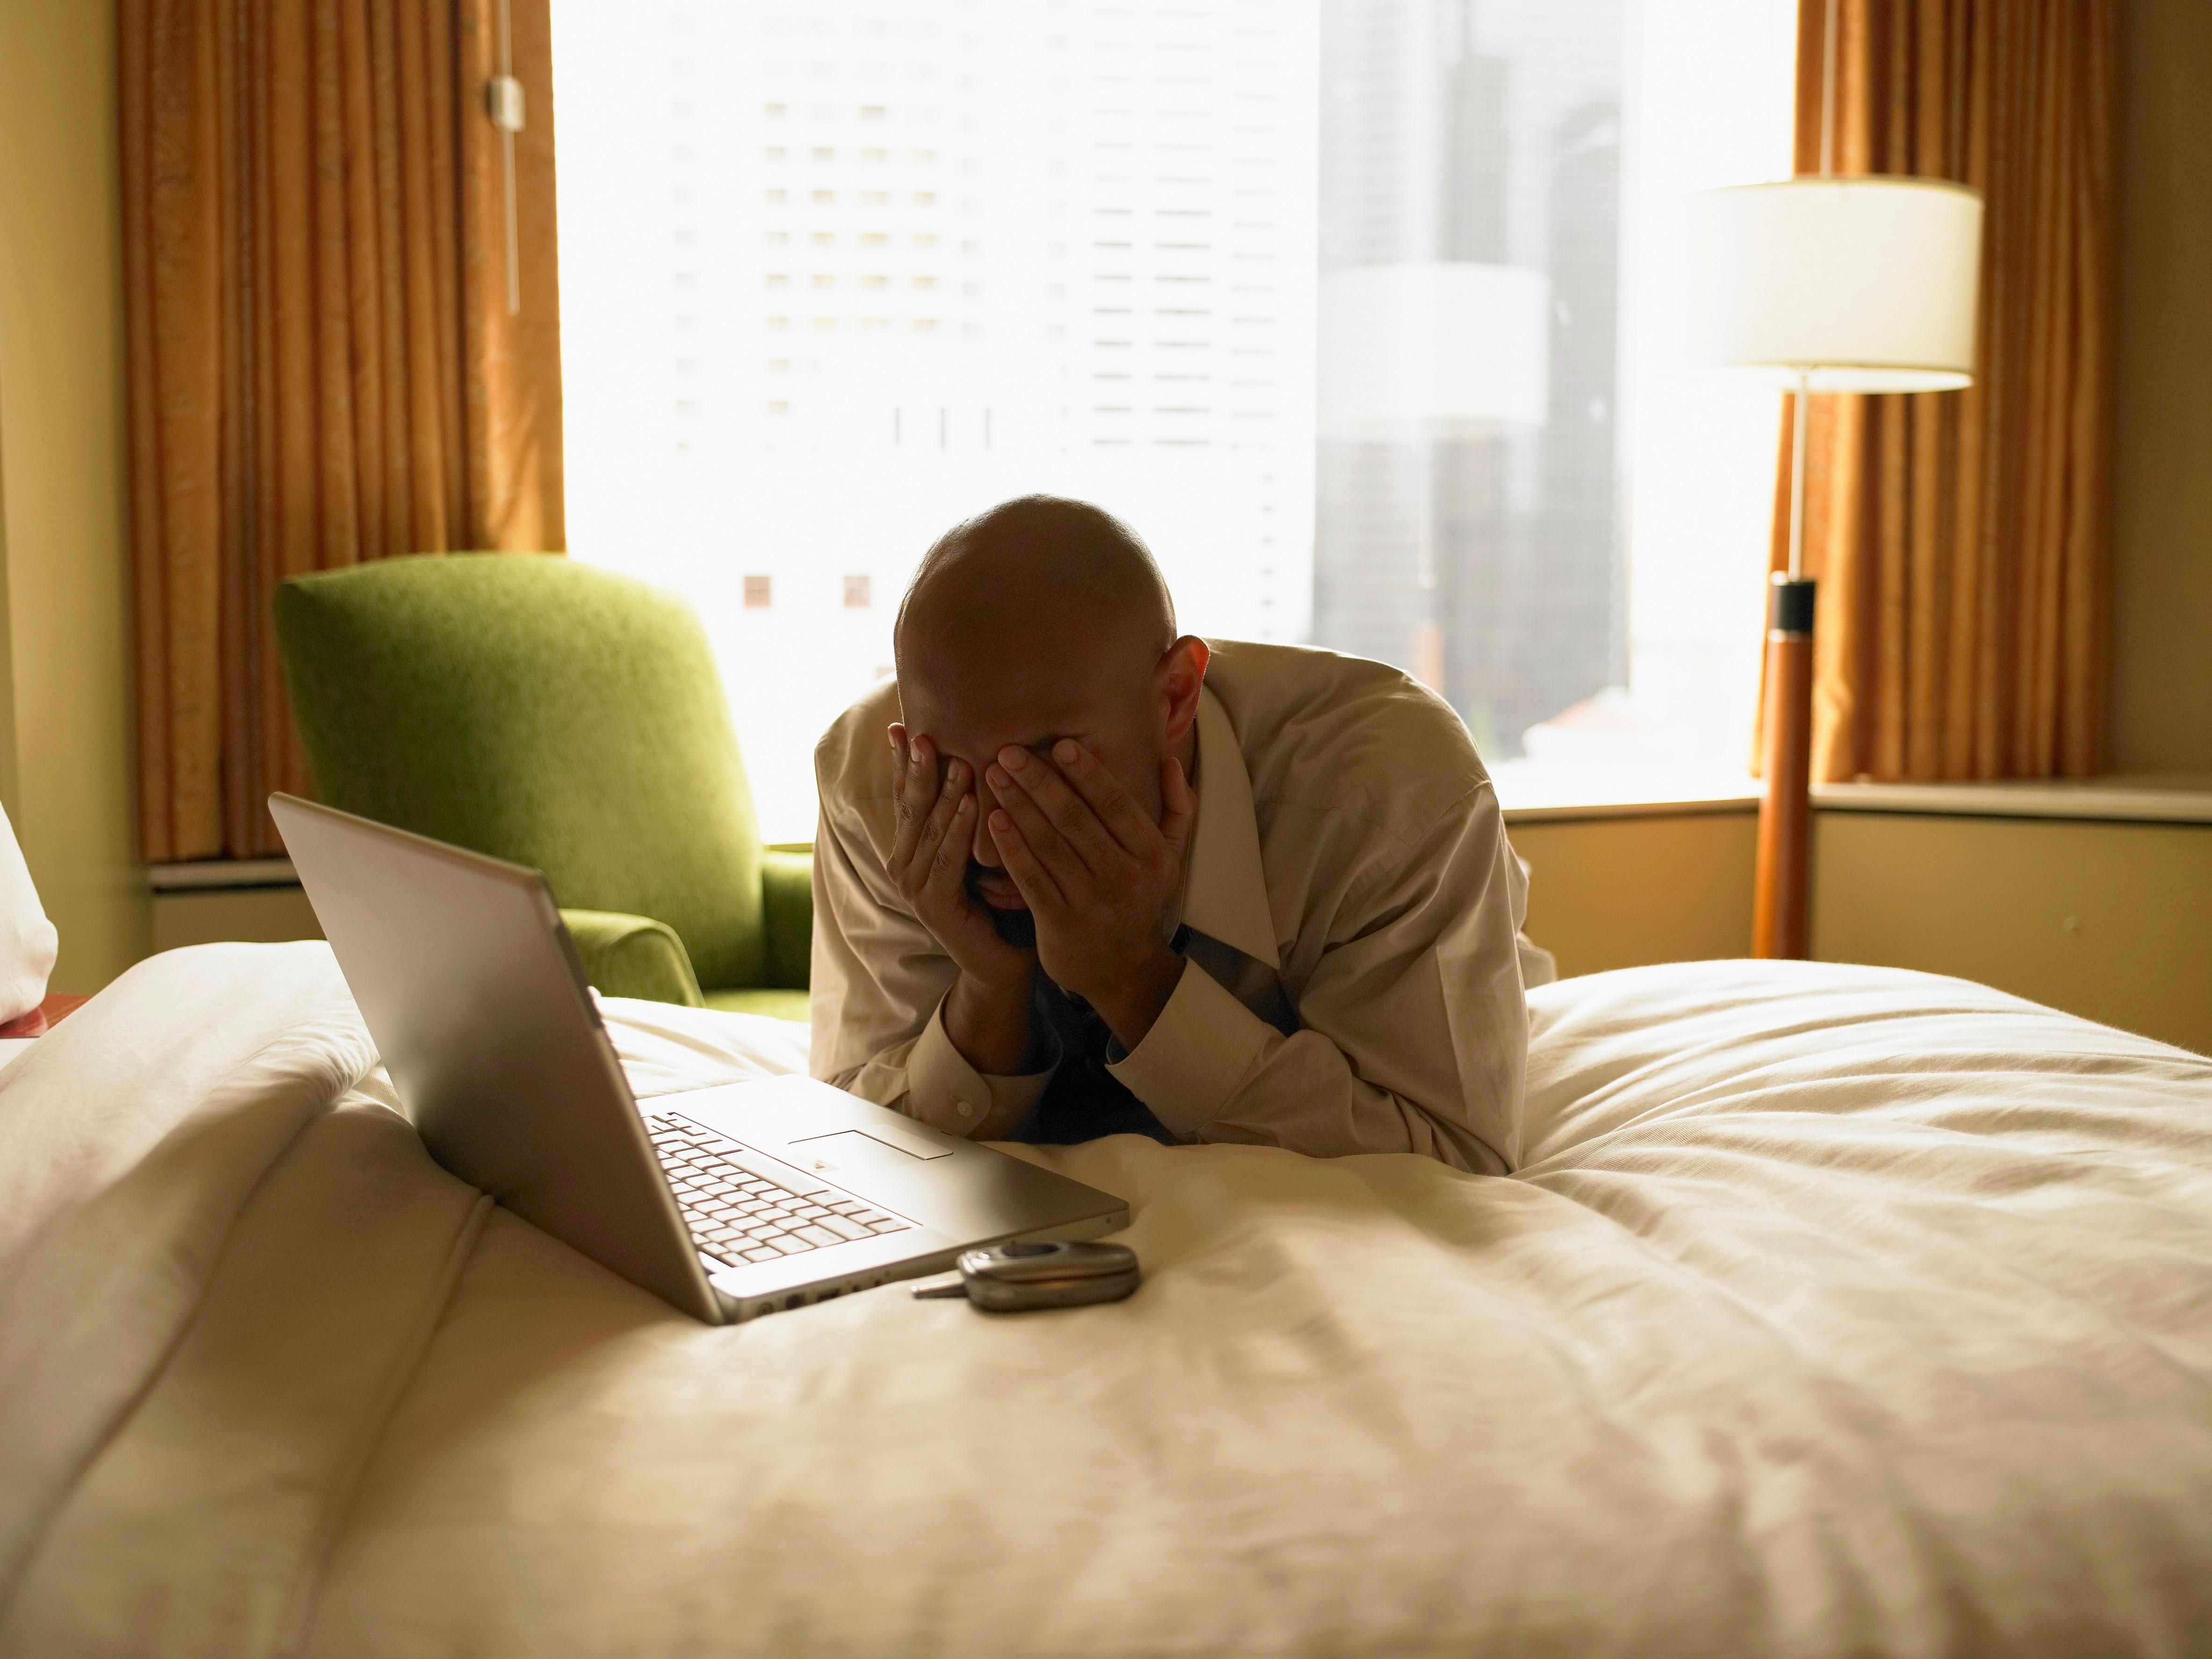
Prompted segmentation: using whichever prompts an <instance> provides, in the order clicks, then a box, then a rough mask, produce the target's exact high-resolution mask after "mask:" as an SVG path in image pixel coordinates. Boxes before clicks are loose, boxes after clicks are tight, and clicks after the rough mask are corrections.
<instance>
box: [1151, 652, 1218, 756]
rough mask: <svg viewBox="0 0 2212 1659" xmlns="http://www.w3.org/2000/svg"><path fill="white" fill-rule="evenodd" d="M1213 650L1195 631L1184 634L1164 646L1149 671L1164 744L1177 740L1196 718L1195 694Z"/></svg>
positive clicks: (1180, 739)
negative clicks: (1156, 696) (1154, 669)
mask: <svg viewBox="0 0 2212 1659" xmlns="http://www.w3.org/2000/svg"><path fill="white" fill-rule="evenodd" d="M1212 656H1213V653H1212V652H1211V651H1209V650H1208V649H1206V641H1204V640H1201V639H1200V638H1199V637H1198V635H1195V634H1186V635H1183V636H1182V638H1181V639H1179V640H1177V641H1176V642H1175V643H1174V644H1173V645H1171V646H1170V647H1168V648H1167V654H1166V655H1164V656H1163V657H1162V658H1161V659H1160V665H1159V667H1158V669H1157V670H1156V671H1154V673H1153V681H1152V683H1153V686H1154V688H1155V690H1156V691H1157V693H1158V697H1159V708H1160V714H1161V724H1162V726H1163V728H1164V729H1163V731H1162V733H1161V735H1162V736H1163V738H1165V740H1166V741H1167V742H1168V743H1170V744H1174V743H1180V742H1181V741H1182V735H1183V733H1184V732H1188V731H1189V730H1190V728H1191V726H1192V725H1193V724H1194V722H1195V721H1196V720H1197V719H1198V694H1199V692H1200V690H1202V689H1203V688H1204V686H1205V684H1206V664H1207V662H1209V661H1210V660H1211V659H1212Z"/></svg>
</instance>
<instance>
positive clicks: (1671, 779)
mask: <svg viewBox="0 0 2212 1659" xmlns="http://www.w3.org/2000/svg"><path fill="white" fill-rule="evenodd" d="M1500 770H1504V768H1500ZM1498 804H1499V806H1500V808H1501V809H1502V811H1503V812H1504V818H1505V822H1506V823H1508V824H1519V823H1576V822H1591V821H1595V820H1599V819H1624V818H1660V817H1704V816H1711V815H1715V814H1723V813H1737V812H1743V813H1748V812H1756V811H1758V810H1759V780H1757V779H1756V778H1751V777H1746V776H1743V775H1740V774H1732V773H1726V772H1695V771H1685V772H1678V773H1670V772H1661V771H1650V772H1621V773H1616V774H1613V775H1611V776H1600V775H1592V776H1588V777H1567V776H1561V775H1556V774H1555V775H1552V776H1550V777H1541V776H1535V775H1529V776H1521V777H1515V776H1513V775H1510V774H1508V775H1507V777H1506V779H1505V780H1504V781H1502V782H1500V783H1499V785H1498ZM1813 805H1814V807H1815V808H1816V809H1817V810H1819V811H1823V812H1890V813H1898V814H1903V815H1907V816H1912V817H1970V818H2045V819H2053V820H2062V821H2063V820H2070V821H2072V822H2075V823H2201V824H2212V777H2204V776H2172V777H2161V776H2150V775H2130V774H2114V775H2109V776H2106V777H2100V778H2081V779H2070V780H2066V781H2043V780H2020V781H2006V782H2000V783H1821V784H1815V785H1814V787H1813ZM810 850H811V844H810V843H808V842H777V843H775V851H778V852H792V853H803V852H807V851H810ZM146 884H147V886H148V887H149V888H151V889H152V890H154V891H155V892H156V893H205V892H228V891H236V890H240V889H241V888H254V887H296V886H298V885H299V878H298V877H297V876H295V874H294V873H293V871H292V861H291V860H289V859H235V860H225V859H204V860H196V861H194V862H192V863H189V864H152V865H149V866H146Z"/></svg>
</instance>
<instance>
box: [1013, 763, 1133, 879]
mask: <svg viewBox="0 0 2212 1659" xmlns="http://www.w3.org/2000/svg"><path fill="white" fill-rule="evenodd" d="M999 764H1000V767H1001V768H1002V769H1004V770H1006V772H1008V773H1011V774H1012V777H1013V781H1014V783H1015V785H1016V786H1017V787H1018V790H1019V792H1020V793H1023V794H1025V795H1027V796H1028V797H1029V799H1030V800H1031V801H1033V802H1034V803H1035V804H1036V809H1037V811H1040V812H1042V814H1043V815H1044V816H1045V817H1046V818H1047V819H1048V820H1049V821H1050V823H1051V825H1052V827H1053V829H1054V830H1056V831H1057V832H1058V833H1059V837H1060V842H1062V843H1064V844H1065V845H1066V847H1068V848H1070V849H1072V850H1073V853H1074V854H1075V855H1076V856H1077V857H1078V858H1079V859H1081V860H1083V863H1084V865H1085V867H1086V868H1088V869H1089V870H1090V871H1091V873H1092V874H1094V875H1098V876H1105V875H1108V874H1109V873H1110V872H1113V871H1115V870H1116V869H1117V868H1119V867H1121V866H1122V865H1123V863H1124V861H1125V854H1124V853H1123V849H1122V848H1121V843H1120V842H1117V841H1116V840H1115V838H1114V835H1113V832H1112V831H1111V830H1109V829H1107V827H1106V826H1105V825H1104V824H1103V823H1100V822H1099V819H1098V814H1097V812H1095V811H1092V810H1091V803H1090V802H1089V801H1087V800H1085V799H1084V798H1083V797H1082V796H1081V795H1079V794H1078V793H1076V792H1075V791H1074V789H1073V787H1070V786H1069V784H1068V781H1067V780H1066V778H1064V777H1062V776H1060V773H1059V771H1058V769H1056V768H1054V767H1053V766H1051V765H1049V764H1048V763H1046V762H1044V761H1042V760H1040V759H1039V758H1038V757H1036V756H1035V755H1032V754H1031V753H1030V751H1029V750H1026V749H1002V750H1000V751H999ZM1006 805H1008V806H1009V807H1011V806H1012V805H1014V803H1013V802H1012V801H1009V802H1007V803H1006ZM1016 821H1017V822H1018V823H1021V824H1022V826H1023V828H1024V830H1025V831H1026V830H1028V829H1029V824H1028V821H1027V820H1026V819H1021V818H1018V819H1017V820H1016ZM1030 838H1031V840H1032V841H1034V842H1036V850H1037V854H1038V855H1039V856H1040V857H1042V858H1043V859H1044V860H1046V861H1047V862H1048V863H1049V862H1050V861H1051V859H1052V856H1053V853H1054V847H1053V846H1052V844H1051V843H1050V842H1048V841H1047V840H1046V839H1044V838H1042V837H1041V836H1036V835H1035V834H1034V832H1031V836H1030Z"/></svg>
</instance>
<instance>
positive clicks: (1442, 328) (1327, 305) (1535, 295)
mask: <svg viewBox="0 0 2212 1659" xmlns="http://www.w3.org/2000/svg"><path fill="white" fill-rule="evenodd" d="M1551 314H1552V293H1551V284H1550V283H1549V282H1548V281H1547V280H1546V278H1545V276H1544V273H1543V272H1541V271H1540V270H1522V269H1520V268H1518V267H1516V266H1511V265H1486V264H1472V263H1467V262H1461V261H1445V260H1422V261H1409V262H1407V263H1404V264H1382V265H1354V266H1352V267H1350V268H1348V269H1346V270H1332V271H1328V272H1326V273H1325V274H1324V275H1323V276H1322V279H1321V294H1320V319H1319V320H1320V325H1321V326H1320V333H1321V339H1320V361H1319V362H1318V364H1317V365H1316V370H1317V380H1318V385H1317V386H1316V422H1317V424H1318V426H1319V428H1320V430H1321V434H1322V436H1323V437H1326V438H1340V439H1347V440H1355V441H1356V440H1361V439H1367V440H1382V439H1390V438H1395V437H1405V436H1414V435H1425V436H1453V435H1469V436H1475V435H1484V434H1488V433H1494V432H1498V431H1502V430H1504V429H1505V428H1509V427H1516V426H1541V425H1542V424H1543V423H1544V413H1545V392H1546V380H1547V376H1546V373H1545V365H1546V362H1547V354H1548V353H1549V351H1550V349H1551Z"/></svg>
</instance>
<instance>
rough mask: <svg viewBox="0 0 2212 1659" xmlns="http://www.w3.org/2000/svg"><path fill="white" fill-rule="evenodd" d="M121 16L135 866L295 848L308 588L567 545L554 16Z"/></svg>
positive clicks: (446, 10) (284, 11)
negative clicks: (298, 696) (281, 642)
mask: <svg viewBox="0 0 2212 1659" xmlns="http://www.w3.org/2000/svg"><path fill="white" fill-rule="evenodd" d="M511 4H512V16H511V20H506V21H505V23H504V27H507V28H509V29H511V35H510V36H509V37H508V39H507V41H506V42H505V46H506V49H507V52H511V55H512V56H511V63H512V72H513V74H514V75H515V76H516V77H517V78H519V79H520V81H521V82H522V83H523V86H524V89H525V100H526V121H525V126H524V130H523V131H521V132H520V133H519V134H517V135H516V136H515V138H514V159H513V174H514V200H513V208H514V212H515V216H516V217H515V226H516V230H517V232H518V235H517V240H516V247H517V252H518V254H519V257H518V258H516V259H515V261H514V264H513V272H514V275H515V276H516V277H517V278H518V279H519V290H520V292H519V301H520V303H519V306H517V307H514V308H513V309H512V310H511V309H510V304H511V299H510V295H509V289H508V277H509V258H508V243H509V238H508V218H507V214H508V200H507V154H506V143H505V140H504V137H503V135H502V134H501V131H499V130H498V129H497V128H496V127H495V126H494V125H493V124H492V121H491V119H490V118H489V114H488V112H487V106H486V102H485V87H486V83H487V82H489V80H490V79H491V77H492V76H495V75H496V74H498V73H499V72H500V68H501V62H502V58H501V51H502V39H501V30H502V27H503V20H502V16H501V11H502V6H501V0H118V23H119V35H120V46H121V53H120V56H121V82H122V85H121V107H122V170H123V203H124V234H123V244H124V261H125V265H124V276H125V326H126V333H127V341H128V362H129V374H130V410H131V540H132V556H133V564H134V569H135V579H136V593H137V667H138V677H137V687H138V751H139V800H140V821H141V840H142V845H143V853H144V856H145V857H146V858H147V859H148V860H149V861H163V860H181V859H204V858H217V857H234V858H237V857H252V856H255V855H258V854H266V853H270V852H274V851H276V850H278V849H279V845H280V844H279V843H278V842H277V840H276V835H275V831H274V829H273V827H272V826H271V825H270V823H269V820H268V815H267V813H266V811H264V807H263V801H264V799H265V798H266V796H267V794H268V793H269V792H270V790H271V789H289V790H293V791H295V792H299V793H305V792H306V790H307V784H308V773H307V762H306V758H305V757H304V755H303V754H302V753H301V748H300V743H299V739H298V737H297V735H296V734H295V732H294V730H293V726H292V720H291V713H290V708H289V704H288V702H287V700H286V696H285V690H284V684H283V671H282V670H281V669H280V667H279V665H278V663H277V659H276V649H275V641H274V640H273V639H272V638H271V636H270V626H269V607H270V594H271V592H273V591H274V589H275V588H276V584H277V583H278V582H280V581H282V580H283V579H284V578H285V577H287V576H289V575H292V574H296V573H299V572H301V571H309V570H320V569H329V568H335V567H338V566H343V565H350V564H354V563H356V562H360V561H361V560H363V559H374V558H383V557H387V556H392V555H394V554H403V553H418V552H442V551H446V550H452V549H455V548H481V549H511V550H522V549H536V550H558V549H559V548H560V547H561V546H562V542H563V539H564V538H563V532H562V504H561V380H560V310H559V301H560V295H559V289H558V284H557V279H556V266H555V243H554V232H555V224H554V196H553V94H552V77H551V48H550V21H549V18H548V15H547V3H546V0H511Z"/></svg>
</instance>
